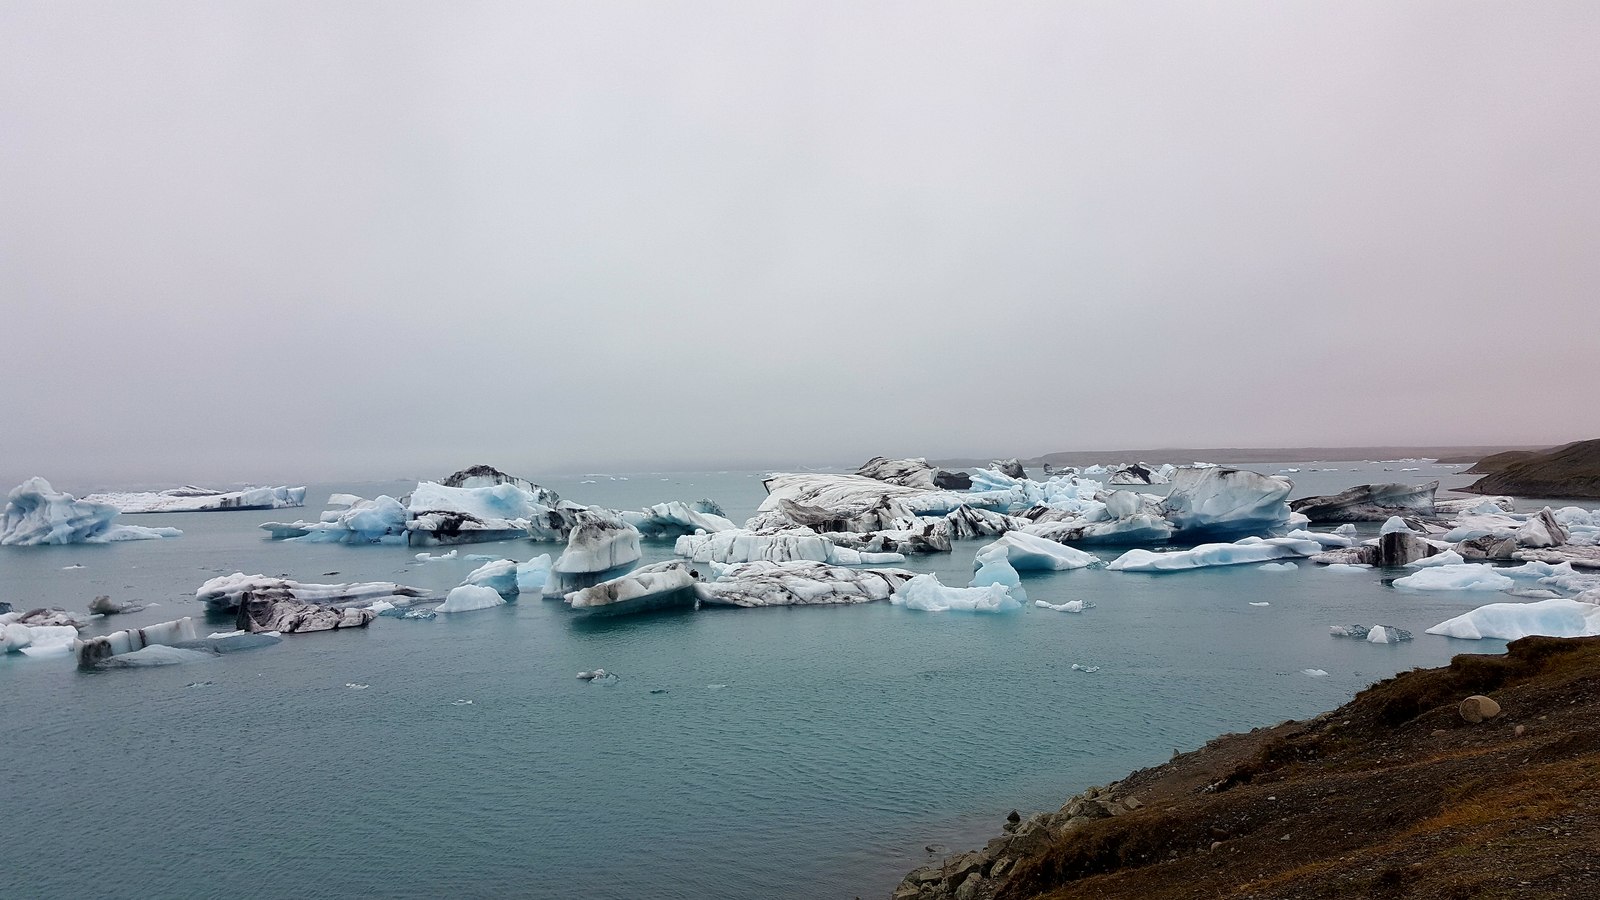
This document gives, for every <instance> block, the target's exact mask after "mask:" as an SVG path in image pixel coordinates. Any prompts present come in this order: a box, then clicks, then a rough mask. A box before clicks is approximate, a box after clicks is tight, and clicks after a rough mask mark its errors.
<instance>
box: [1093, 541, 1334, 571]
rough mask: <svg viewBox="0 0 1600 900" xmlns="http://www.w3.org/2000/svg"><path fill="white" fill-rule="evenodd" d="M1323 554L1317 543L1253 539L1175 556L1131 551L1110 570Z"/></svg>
mask: <svg viewBox="0 0 1600 900" xmlns="http://www.w3.org/2000/svg"><path fill="white" fill-rule="evenodd" d="M1321 550H1322V545H1321V544H1319V543H1317V542H1316V541H1311V540H1303V539H1300V538H1288V537H1282V538H1256V537H1249V538H1244V539H1243V540H1240V541H1236V542H1234V543H1232V544H1201V545H1200V546H1198V547H1195V548H1194V549H1192V550H1176V551H1173V552H1171V553H1156V552H1154V551H1151V550H1129V551H1128V552H1126V553H1124V554H1122V555H1121V556H1119V557H1117V558H1116V559H1115V560H1112V562H1111V563H1110V564H1109V565H1107V566H1106V568H1108V569H1111V570H1113V571H1118V572H1177V571H1183V570H1186V569H1199V568H1205V567H1208V566H1236V565H1240V564H1244V563H1262V562H1268V561H1270V560H1274V559H1284V558H1294V557H1304V556H1311V555H1313V554H1315V553H1318V552H1320V551H1321Z"/></svg>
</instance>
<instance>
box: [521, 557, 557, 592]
mask: <svg viewBox="0 0 1600 900" xmlns="http://www.w3.org/2000/svg"><path fill="white" fill-rule="evenodd" d="M551 565H552V563H551V562H550V554H548V553H541V554H539V555H538V556H535V557H534V558H533V559H530V560H528V561H527V562H525V563H518V564H517V592H518V593H522V594H536V593H538V592H539V591H541V590H543V589H544V583H545V581H547V580H548V579H549V578H550V567H551Z"/></svg>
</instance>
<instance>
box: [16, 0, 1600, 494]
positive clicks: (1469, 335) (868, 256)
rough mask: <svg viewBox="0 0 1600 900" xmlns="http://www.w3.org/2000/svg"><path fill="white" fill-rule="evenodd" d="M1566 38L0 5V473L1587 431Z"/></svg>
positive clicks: (762, 461)
mask: <svg viewBox="0 0 1600 900" xmlns="http://www.w3.org/2000/svg"><path fill="white" fill-rule="evenodd" d="M1597 41H1600V5H1597V4H1592V3H1544V2H1533V3H1526V4H1516V5H1504V4H1489V3H1407V4H1392V3H1386V2H1385V3H1376V2H1356V3H1337V4H1335V3H1327V4H1277V3H1265V2H1263V3H1222V4H1208V5H1203V6H1202V5H1191V4H1178V3H1093V4H1090V3H1081V4H1065V3H1039V4H1030V3H1015V4H1006V5H1004V6H983V5H978V4H940V3H884V2H869V3H769V4H741V3H732V2H728V3H703V2H685V3H673V4H624V3H609V2H595V3H585V4H556V3H475V2H464V3H455V4H422V3H381V4H380V3H356V2H342V0H334V2H319V3H167V2H144V3H137V4H127V3H110V2H84V3H74V4H70V5H69V4H60V3H53V2H19V0H0V302H3V310H4V312H3V318H0V321H3V322H4V323H5V326H6V327H5V335H6V340H5V343H4V359H5V362H6V371H7V374H8V378H7V379H6V385H5V386H4V387H3V388H0V435H3V440H4V447H5V451H4V457H3V458H0V476H4V477H5V478H6V479H8V481H7V484H6V485H4V486H0V490H4V489H7V488H9V487H10V485H11V484H15V479H18V478H21V477H25V476H27V475H32V474H38V475H43V476H45V477H46V478H49V479H51V480H52V481H55V482H57V483H58V484H59V485H62V486H68V485H74V484H77V485H82V484H86V483H93V484H97V485H105V484H110V483H113V482H117V481H124V482H128V483H139V484H159V483H170V484H176V483H182V482H206V481H214V482H224V481H226V482H235V481H241V480H256V481H270V482H273V483H282V482H285V481H288V482H291V483H304V482H306V481H315V480H320V479H334V478H344V479H352V478H361V479H387V478H392V477H402V476H409V475H443V474H446V473H448V472H450V471H453V470H455V469H458V468H461V467H464V466H467V465H471V464H474V463H491V464H494V465H497V466H500V467H501V468H504V469H506V470H508V471H512V472H517V473H524V474H530V475H534V474H541V473H554V472H582V471H624V470H633V471H640V470H656V471H672V470H682V469H687V468H693V467H695V466H712V467H718V468H722V467H733V466H738V465H749V466H752V467H755V466H769V465H770V466H785V465H800V464H807V463H810V464H847V463H858V462H860V461H862V460H865V459H866V458H868V457H870V456H874V455H879V454H882V455H890V456H927V457H930V458H951V457H984V458H987V457H990V456H996V455H1003V456H1023V457H1030V456H1037V455H1040V454H1044V453H1048V452H1052V451H1062V450H1090V449H1114V448H1138V447H1297V446H1361V445H1418V446H1422V445H1425V446H1448V445H1492V444H1506V445H1513V444H1515V445H1535V444H1539V445H1554V444H1558V443H1564V442H1567V441H1572V440H1578V439H1582V438H1589V437H1600V404H1596V403H1595V402H1594V401H1593V392H1594V385H1595V384H1596V383H1597V381H1600V339H1597V336H1600V302H1597V300H1600V298H1597V296H1596V294H1597V291H1596V285H1597V284H1600V118H1597V117H1596V116H1595V114H1594V113H1595V110H1597V109H1600V54H1597V53H1595V52H1594V50H1595V47H1596V46H1597V45H1600V44H1597ZM1152 461H1154V460H1152ZM1174 461H1181V460H1174Z"/></svg>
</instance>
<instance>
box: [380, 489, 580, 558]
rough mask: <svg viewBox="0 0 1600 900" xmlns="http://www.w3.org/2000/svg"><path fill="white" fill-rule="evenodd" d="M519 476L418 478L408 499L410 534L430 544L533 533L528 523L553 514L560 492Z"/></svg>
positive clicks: (421, 543)
mask: <svg viewBox="0 0 1600 900" xmlns="http://www.w3.org/2000/svg"><path fill="white" fill-rule="evenodd" d="M519 481H520V479H519V480H516V481H503V482H500V483H498V484H491V485H484V486H479V487H454V486H451V485H448V484H440V483H438V482H433V481H422V482H418V483H417V487H416V490H414V491H412V492H411V499H410V502H409V503H408V504H407V505H406V512H407V514H408V516H409V519H408V521H407V523H406V535H407V540H408V541H409V543H411V544H412V545H413V546H426V545H428V544H460V543H471V542H476V541H503V540H511V539H513V538H520V537H526V536H528V527H529V526H530V525H532V524H534V523H535V520H538V519H541V518H543V517H545V516H547V515H549V513H550V512H551V508H552V507H553V506H555V504H556V503H557V500H558V498H557V497H556V495H555V494H554V493H552V492H550V491H547V490H545V489H543V488H536V489H533V490H530V489H529V488H527V487H524V486H523V483H518V482H519Z"/></svg>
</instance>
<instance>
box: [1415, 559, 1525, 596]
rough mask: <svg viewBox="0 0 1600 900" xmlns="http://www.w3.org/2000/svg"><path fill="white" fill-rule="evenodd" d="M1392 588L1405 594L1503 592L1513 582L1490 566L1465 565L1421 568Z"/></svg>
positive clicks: (1513, 584) (1510, 586)
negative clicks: (1421, 592)
mask: <svg viewBox="0 0 1600 900" xmlns="http://www.w3.org/2000/svg"><path fill="white" fill-rule="evenodd" d="M1394 586H1395V587H1397V588H1400V589H1402V590H1407V591H1504V590H1507V589H1509V588H1512V587H1515V586H1516V583H1515V582H1513V581H1512V580H1511V579H1510V578H1507V577H1506V576H1504V575H1502V574H1500V573H1499V572H1496V571H1495V568H1494V566H1490V565H1485V564H1483V563H1467V564H1464V565H1453V566H1433V567H1431V568H1425V569H1421V570H1419V571H1418V572H1417V573H1416V574H1414V575H1407V576H1406V577H1404V578H1396V579H1395V580H1394Z"/></svg>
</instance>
